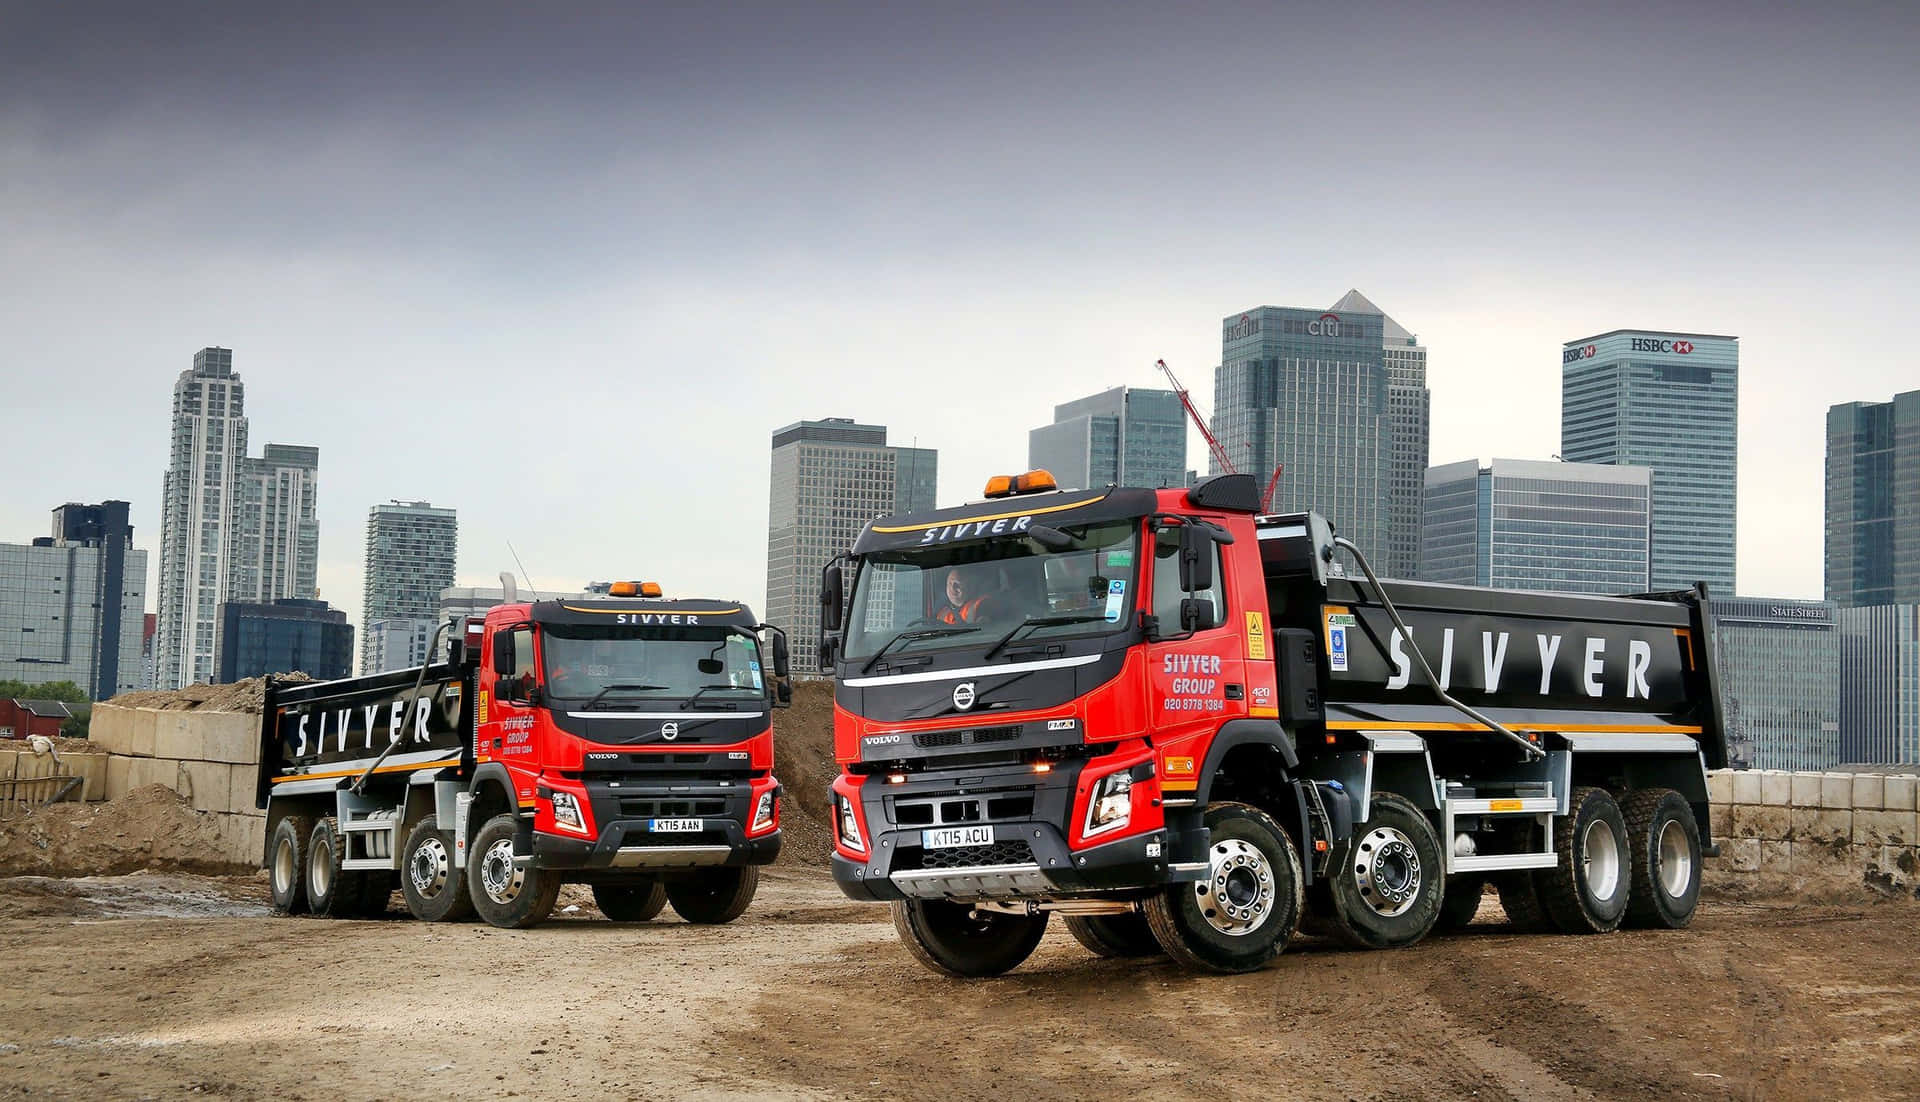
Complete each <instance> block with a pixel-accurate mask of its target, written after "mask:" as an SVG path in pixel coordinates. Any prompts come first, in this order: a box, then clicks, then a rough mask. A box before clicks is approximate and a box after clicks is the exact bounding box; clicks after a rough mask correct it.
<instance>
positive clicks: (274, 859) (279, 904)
mask: <svg viewBox="0 0 1920 1102" xmlns="http://www.w3.org/2000/svg"><path fill="white" fill-rule="evenodd" d="M312 833H313V816H311V815H285V816H282V817H281V819H280V821H279V822H278V823H275V824H274V826H273V844H272V845H270V846H268V847H267V855H268V861H267V878H268V881H269V884H270V890H271V891H272V894H273V910H274V913H275V914H283V915H298V914H306V913H307V836H308V835H310V834H312Z"/></svg>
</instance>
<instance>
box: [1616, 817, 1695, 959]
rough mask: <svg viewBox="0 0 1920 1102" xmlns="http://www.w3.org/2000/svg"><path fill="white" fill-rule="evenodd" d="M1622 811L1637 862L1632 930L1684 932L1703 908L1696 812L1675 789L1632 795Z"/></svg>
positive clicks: (1630, 897)
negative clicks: (1694, 815)
mask: <svg viewBox="0 0 1920 1102" xmlns="http://www.w3.org/2000/svg"><path fill="white" fill-rule="evenodd" d="M1620 811H1621V814H1622V815H1624V816H1625V817H1626V821H1627V848H1628V851H1629V852H1630V853H1631V855H1632V861H1633V885H1632V888H1631V890H1630V891H1629V893H1628V895H1627V919H1626V924H1627V925H1629V926H1642V927H1654V928H1663V929H1668V930H1680V929H1684V928H1685V927H1686V925H1687V924H1688V923H1690V922H1692V921H1693V912H1694V910H1695V909H1696V908H1698V907H1699V906H1700V824H1699V823H1698V822H1696V821H1695V820H1694V818H1693V808H1692V807H1690V806H1688V804H1687V798H1686V797H1685V796H1682V795H1681V794H1680V793H1678V792H1675V791H1674V790H1673V789H1671V788H1646V789H1640V790H1638V791H1635V792H1630V793H1628V794H1627V798H1626V800H1625V801H1624V802H1623V803H1622V804H1621V805H1620Z"/></svg>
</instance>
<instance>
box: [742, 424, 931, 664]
mask: <svg viewBox="0 0 1920 1102" xmlns="http://www.w3.org/2000/svg"><path fill="white" fill-rule="evenodd" d="M939 466H940V455H939V452H938V451H936V450H935V449H933V448H897V447H892V446H890V445H888V443H887V429H886V426H884V425H860V424H855V423H854V422H853V421H851V420H849V419H847V418H844V417H829V418H826V419H825V420H821V421H800V422H796V423H794V424H791V425H788V426H786V427H785V428H782V429H778V430H776V431H775V432H774V434H773V465H772V475H771V481H770V493H769V496H768V515H767V622H768V623H772V624H779V625H781V626H782V627H784V628H786V630H787V637H788V639H789V640H790V641H791V644H792V647H793V668H794V670H796V671H797V672H800V673H817V672H819V656H818V652H817V651H816V649H815V647H816V644H817V636H818V635H819V631H820V570H821V568H822V567H824V566H825V565H826V564H827V560H829V559H831V558H833V556H835V555H838V554H840V553H841V552H843V551H845V550H847V549H848V548H849V547H851V546H853V540H854V537H855V536H858V535H859V534H860V529H861V527H862V526H864V525H865V524H866V523H867V522H868V521H870V520H872V519H873V518H874V517H877V516H883V515H885V514H888V513H903V512H907V511H909V510H912V509H931V508H933V503H934V493H935V487H936V484H937V482H938V476H939Z"/></svg>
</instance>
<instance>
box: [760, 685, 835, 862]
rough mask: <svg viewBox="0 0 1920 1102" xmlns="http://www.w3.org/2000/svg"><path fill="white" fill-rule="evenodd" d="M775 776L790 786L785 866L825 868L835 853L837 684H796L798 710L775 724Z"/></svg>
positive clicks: (777, 716) (783, 813)
mask: <svg viewBox="0 0 1920 1102" xmlns="http://www.w3.org/2000/svg"><path fill="white" fill-rule="evenodd" d="M773 773H774V776H777V777H779V778H780V783H781V784H783V785H785V786H786V790H787V793H786V797H785V799H784V801H783V803H782V805H781V806H782V810H781V816H782V819H781V823H780V831H781V834H782V835H783V836H784V837H783V840H782V843H781V847H780V863H781V864H783V865H812V866H815V867H822V868H824V867H825V866H826V864H827V855H828V854H829V853H830V852H832V850H833V833H832V830H833V801H832V799H831V797H830V795H829V791H828V788H829V786H830V785H832V784H833V778H834V777H835V776H836V775H837V774H838V773H839V770H838V769H837V768H836V767H835V766H834V764H833V682H831V681H796V682H794V685H793V707H791V708H788V709H787V710H786V711H783V712H778V713H776V714H775V715H774V720H773Z"/></svg>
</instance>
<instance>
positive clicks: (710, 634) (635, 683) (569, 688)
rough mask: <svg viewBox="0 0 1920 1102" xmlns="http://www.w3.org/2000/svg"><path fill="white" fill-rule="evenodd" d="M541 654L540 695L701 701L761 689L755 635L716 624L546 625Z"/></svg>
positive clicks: (745, 696) (756, 693)
mask: <svg viewBox="0 0 1920 1102" xmlns="http://www.w3.org/2000/svg"><path fill="white" fill-rule="evenodd" d="M541 654H542V657H543V659H544V661H545V663H546V673H547V695H548V696H552V697H558V698H562V699H566V700H593V699H594V698H596V697H598V698H600V699H602V700H609V701H617V700H633V699H636V698H656V699H676V700H684V699H686V698H688V697H691V696H693V695H694V694H696V693H700V699H701V701H702V702H705V701H712V700H718V701H740V700H749V699H750V700H758V699H760V698H761V697H763V696H765V695H766V692H765V682H764V681H763V680H762V676H761V671H760V647H759V642H758V640H756V639H754V638H753V637H752V636H749V635H743V634H741V633H740V632H737V631H728V630H725V629H723V628H711V627H610V626H609V627H598V626H594V627H587V626H583V625H575V624H547V625H544V626H542V628H541ZM703 689H705V690H706V691H705V692H704V693H702V692H701V690H703ZM603 694H604V695H603Z"/></svg>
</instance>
